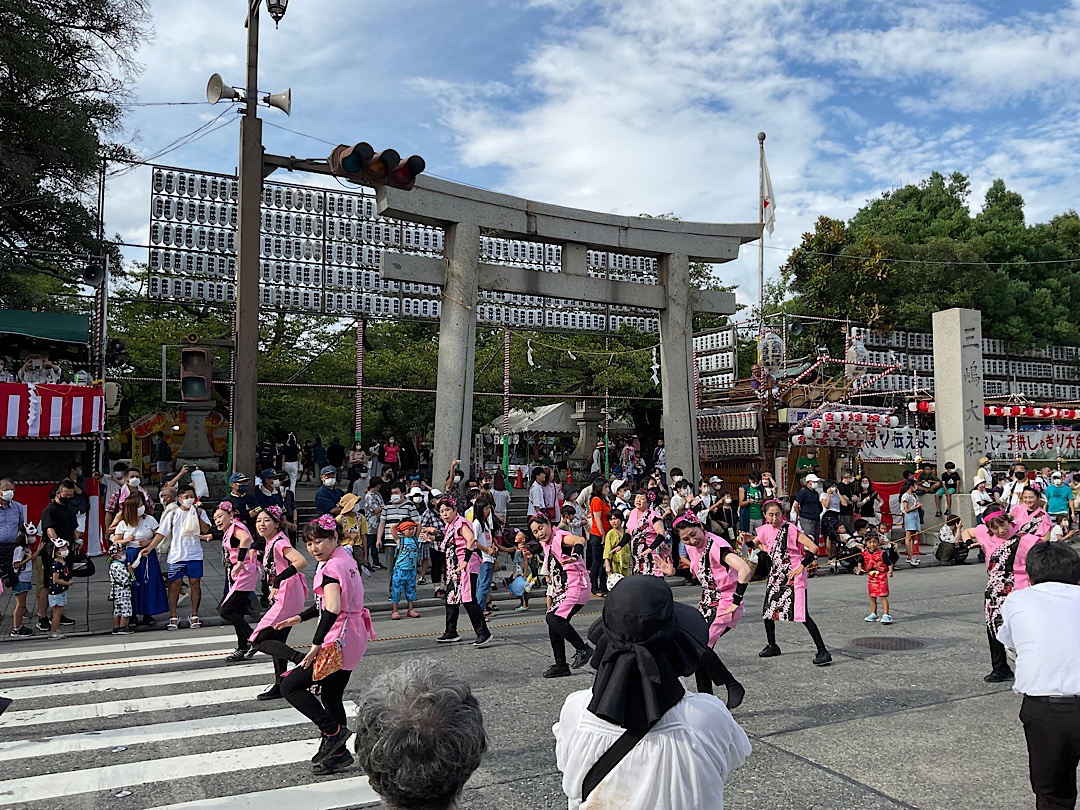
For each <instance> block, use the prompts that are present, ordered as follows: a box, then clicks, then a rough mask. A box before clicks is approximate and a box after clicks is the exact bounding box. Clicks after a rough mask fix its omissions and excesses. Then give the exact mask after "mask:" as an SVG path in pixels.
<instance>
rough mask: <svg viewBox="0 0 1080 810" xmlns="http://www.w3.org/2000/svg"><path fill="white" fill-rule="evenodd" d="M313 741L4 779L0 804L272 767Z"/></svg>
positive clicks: (297, 756) (305, 755)
mask: <svg viewBox="0 0 1080 810" xmlns="http://www.w3.org/2000/svg"><path fill="white" fill-rule="evenodd" d="M315 750H316V744H315V741H314V740H311V741H297V742H287V743H276V744H274V745H253V746H248V747H246V748H237V749H235V750H231V751H211V752H207V753H202V754H189V755H187V756H179V757H165V758H162V759H151V760H145V761H143V762H130V763H124V764H122V765H108V766H106V767H104V768H85V769H83V770H76V771H61V772H59V773H50V774H43V775H41V776H27V777H23V778H20V779H8V780H7V781H5V782H4V783H3V787H2V789H0V806H5V805H12V804H22V803H28V802H35V801H44V800H47V799H56V798H59V797H62V796H72V795H76V794H79V793H93V792H96V791H99V790H114V789H116V788H128V789H130V788H132V787H133V786H136V785H150V784H153V783H155V782H165V781H169V780H175V779H193V778H201V777H204V776H210V775H213V774H221V773H234V772H237V771H247V770H252V769H255V768H260V769H262V768H273V767H274V766H277V765H292V764H295V763H298V762H304V761H305V760H308V759H310V758H311V756H312V754H314V753H315Z"/></svg>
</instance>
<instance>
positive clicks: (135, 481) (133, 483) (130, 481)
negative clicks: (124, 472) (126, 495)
mask: <svg viewBox="0 0 1080 810" xmlns="http://www.w3.org/2000/svg"><path fill="white" fill-rule="evenodd" d="M141 483H142V481H141V480H139V479H138V478H129V479H128V486H129V487H132V488H134V487H137V486H138V485H139V484H141Z"/></svg>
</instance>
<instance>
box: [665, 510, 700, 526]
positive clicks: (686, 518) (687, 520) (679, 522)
mask: <svg viewBox="0 0 1080 810" xmlns="http://www.w3.org/2000/svg"><path fill="white" fill-rule="evenodd" d="M684 525H685V526H700V525H701V521H700V520H698V516H697V515H695V514H694V513H693V512H692V511H690V510H689V509H687V510H686V511H685V512H683V513H682V514H681V515H679V516H678V517H677V518H675V520H674V521H673V522H672V524H671V528H673V529H678V528H679V527H680V526H684Z"/></svg>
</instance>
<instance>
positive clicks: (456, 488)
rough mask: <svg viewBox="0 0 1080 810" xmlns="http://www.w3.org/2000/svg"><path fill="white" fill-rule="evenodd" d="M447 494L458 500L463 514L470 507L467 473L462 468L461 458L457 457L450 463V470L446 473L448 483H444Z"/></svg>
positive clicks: (460, 512) (458, 509)
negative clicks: (466, 486)
mask: <svg viewBox="0 0 1080 810" xmlns="http://www.w3.org/2000/svg"><path fill="white" fill-rule="evenodd" d="M443 489H444V490H445V495H446V496H449V497H451V498H453V499H454V500H456V501H457V511H458V514H463V513H464V512H465V510H466V509H467V508H468V504H467V503H466V501H465V495H466V493H467V490H466V489H465V474H464V473H463V472H462V470H461V459H457V458H455V459H454V461H453V463H452V464H451V465H450V472H448V473H447V474H446V483H445V484H444V485H443Z"/></svg>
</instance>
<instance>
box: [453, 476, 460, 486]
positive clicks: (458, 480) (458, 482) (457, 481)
mask: <svg viewBox="0 0 1080 810" xmlns="http://www.w3.org/2000/svg"><path fill="white" fill-rule="evenodd" d="M454 483H455V484H460V483H461V476H460V475H455V476H454Z"/></svg>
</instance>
